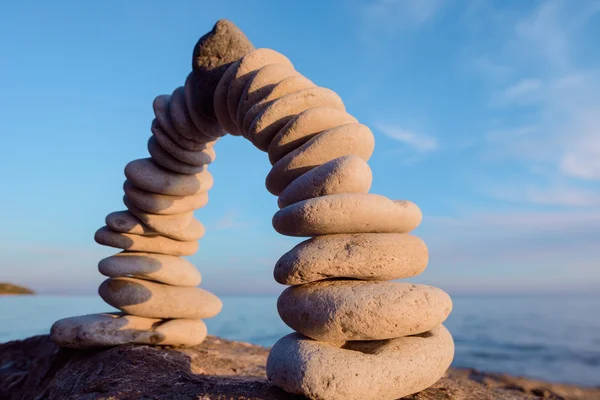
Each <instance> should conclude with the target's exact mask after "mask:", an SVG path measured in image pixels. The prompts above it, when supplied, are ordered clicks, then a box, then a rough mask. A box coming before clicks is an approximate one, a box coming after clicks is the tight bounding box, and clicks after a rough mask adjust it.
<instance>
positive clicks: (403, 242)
mask: <svg viewBox="0 0 600 400" xmlns="http://www.w3.org/2000/svg"><path fill="white" fill-rule="evenodd" d="M428 260H429V254H428V251H427V246H425V243H424V242H423V241H422V240H421V239H419V238H418V237H416V236H412V235H409V234H406V233H358V234H339V235H324V236H317V237H314V238H312V239H309V240H306V241H304V242H302V243H300V244H298V245H297V246H296V247H294V248H293V249H292V250H290V251H288V252H287V253H285V254H284V255H283V256H282V257H281V258H280V259H279V261H277V264H276V265H275V270H274V276H275V280H276V281H277V282H279V283H281V284H283V285H301V284H304V283H310V282H315V281H320V280H324V279H331V278H349V279H361V280H370V281H389V280H393V279H400V278H409V277H412V276H416V275H419V274H420V273H421V272H423V270H425V267H426V266H427V262H428Z"/></svg>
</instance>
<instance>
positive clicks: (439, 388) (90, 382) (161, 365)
mask: <svg viewBox="0 0 600 400" xmlns="http://www.w3.org/2000/svg"><path fill="white" fill-rule="evenodd" d="M267 354H268V349H265V348H264V347H260V346H255V345H251V344H248V343H241V342H233V341H228V340H223V339H219V338H217V337H211V336H209V337H208V338H207V340H206V341H205V342H204V343H203V344H201V345H199V346H196V347H192V348H187V349H166V348H159V347H152V346H134V345H127V346H120V347H114V348H110V349H107V350H87V351H75V350H67V349H60V348H59V347H57V346H56V345H55V344H53V343H52V342H51V341H50V339H49V337H48V336H35V337H32V338H29V339H26V340H23V341H14V342H8V343H5V344H0V400H9V399H10V400H27V399H36V400H45V399H61V400H62V399H111V400H116V399H119V400H121V399H299V398H301V397H298V396H291V395H289V394H286V393H284V392H282V391H280V390H279V389H277V388H275V387H273V386H271V385H269V383H268V382H267V381H266V378H265V362H266V358H267ZM409 398H410V399H415V400H417V399H419V400H434V399H436V400H437V399H440V400H441V399H474V400H475V399H477V400H488V399H489V400H496V399H500V400H503V399H507V400H508V399H514V400H521V399H536V398H545V399H567V400H575V399H577V400H579V399H586V400H588V399H589V400H592V399H600V388H595V389H594V388H578V387H575V386H569V385H559V384H550V383H546V382H540V381H534V380H530V379H524V378H516V377H510V376H505V375H497V374H488V373H481V372H478V371H475V370H468V369H451V370H450V371H449V372H448V374H447V376H446V377H444V378H442V379H441V380H440V381H439V382H438V383H437V384H436V385H435V386H433V387H432V388H430V389H428V390H426V391H424V392H422V393H419V394H416V395H413V396H411V397H409Z"/></svg>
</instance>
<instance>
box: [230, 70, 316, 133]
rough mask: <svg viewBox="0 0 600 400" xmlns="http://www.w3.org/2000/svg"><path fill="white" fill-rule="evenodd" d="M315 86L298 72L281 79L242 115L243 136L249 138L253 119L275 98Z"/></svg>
mask: <svg viewBox="0 0 600 400" xmlns="http://www.w3.org/2000/svg"><path fill="white" fill-rule="evenodd" d="M316 87H317V86H316V85H315V84H314V83H312V82H311V81H310V80H309V79H308V78H306V77H305V76H302V75H300V74H297V75H292V76H290V77H288V78H285V79H283V80H282V81H281V82H279V83H278V84H277V85H275V86H274V87H273V89H271V91H270V92H269V93H268V94H267V95H266V96H265V97H263V98H262V99H260V100H259V101H258V102H256V103H255V104H254V105H253V106H252V107H250V109H249V110H248V112H247V113H246V115H244V123H243V125H242V133H243V134H244V137H246V138H249V134H250V128H251V126H252V123H253V122H254V120H255V119H256V118H257V117H258V116H259V115H260V114H261V113H262V112H263V111H264V110H265V109H266V108H267V107H268V106H269V105H271V104H273V102H275V100H277V99H279V98H281V97H284V96H287V95H290V94H293V93H296V92H299V91H301V90H304V89H308V88H316Z"/></svg>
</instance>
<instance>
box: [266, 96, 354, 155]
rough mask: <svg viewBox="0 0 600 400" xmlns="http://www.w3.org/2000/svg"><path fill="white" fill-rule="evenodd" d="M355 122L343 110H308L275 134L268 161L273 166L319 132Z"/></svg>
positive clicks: (320, 108) (270, 145) (322, 108)
mask: <svg viewBox="0 0 600 400" xmlns="http://www.w3.org/2000/svg"><path fill="white" fill-rule="evenodd" d="M357 122H358V121H357V120H356V118H354V117H353V116H352V115H350V114H348V113H347V112H346V111H344V110H338V109H336V108H331V107H315V108H309V109H308V110H306V111H303V112H301V113H300V114H298V115H296V116H295V117H294V118H293V119H292V120H291V121H289V122H288V123H287V124H286V125H285V126H284V127H283V128H281V129H280V130H279V132H277V135H275V137H274V138H273V140H272V141H271V144H269V160H270V161H271V164H275V163H276V162H277V161H279V160H280V159H281V158H282V157H283V156H285V155H286V154H288V153H290V152H291V151H293V150H296V149H297V148H298V147H300V146H302V145H303V144H304V143H306V142H307V141H308V140H310V139H311V138H312V137H314V136H315V135H317V134H318V133H319V132H322V131H324V130H327V129H331V128H335V127H336V126H340V125H345V124H351V123H357Z"/></svg>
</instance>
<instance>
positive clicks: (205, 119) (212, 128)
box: [184, 72, 225, 141]
mask: <svg viewBox="0 0 600 400" xmlns="http://www.w3.org/2000/svg"><path fill="white" fill-rule="evenodd" d="M195 81H196V76H195V75H194V73H193V72H190V73H189V75H188V77H187V78H186V80H185V86H184V94H185V105H186V107H187V110H188V113H189V115H190V118H191V119H192V122H193V123H194V125H196V129H197V130H198V131H199V132H200V133H201V134H202V135H204V137H205V138H206V139H208V140H207V141H212V140H215V139H218V138H220V137H222V136H224V135H225V131H224V130H223V128H221V125H219V122H217V120H215V119H213V118H211V117H209V116H207V115H205V114H204V113H203V112H202V110H201V109H200V107H197V106H195V104H194V86H195V85H196V82H195ZM211 103H212V102H211Z"/></svg>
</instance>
